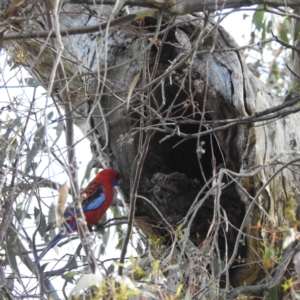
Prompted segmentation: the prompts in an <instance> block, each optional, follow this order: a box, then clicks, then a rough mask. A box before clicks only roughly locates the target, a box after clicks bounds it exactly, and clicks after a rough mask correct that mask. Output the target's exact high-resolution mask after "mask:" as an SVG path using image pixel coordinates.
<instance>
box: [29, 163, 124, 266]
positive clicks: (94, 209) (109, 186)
mask: <svg viewBox="0 0 300 300" xmlns="http://www.w3.org/2000/svg"><path fill="white" fill-rule="evenodd" d="M119 179H121V174H120V173H119V172H117V171H115V170H112V169H104V170H102V171H100V172H99V173H98V174H97V176H96V177H95V178H94V179H93V180H92V181H91V182H90V183H89V184H88V185H87V187H86V188H85V189H83V190H82V191H81V192H80V196H81V199H82V210H83V213H84V215H85V219H86V222H87V225H88V226H92V225H95V226H96V225H98V223H99V220H100V219H101V217H102V216H103V215H104V214H105V212H106V211H107V209H108V208H109V206H110V205H111V203H112V200H113V195H114V191H113V187H114V186H116V185H117V184H118V180H119ZM64 219H65V225H64V226H65V228H64V229H63V230H61V231H60V232H59V233H58V234H57V235H56V236H55V237H54V239H53V240H52V241H51V242H50V243H49V245H48V246H47V247H46V248H45V249H44V250H43V251H42V253H41V254H40V255H39V256H38V257H37V258H36V260H35V263H38V262H39V261H40V260H41V259H42V258H43V257H44V256H45V254H46V253H47V252H48V251H49V250H50V249H51V248H53V247H54V246H55V245H56V244H57V243H58V242H59V241H60V240H61V239H62V238H64V237H66V233H71V232H74V231H76V230H77V222H76V218H75V210H74V208H67V209H66V210H65V213H64ZM50 225H52V224H50ZM50 228H53V226H50V227H49V229H50Z"/></svg>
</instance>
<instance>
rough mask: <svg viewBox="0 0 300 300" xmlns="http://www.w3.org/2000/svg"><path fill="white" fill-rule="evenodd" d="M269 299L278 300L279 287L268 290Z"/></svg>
mask: <svg viewBox="0 0 300 300" xmlns="http://www.w3.org/2000/svg"><path fill="white" fill-rule="evenodd" d="M267 300H278V294H277V288H276V287H273V288H271V289H269V290H268V293H267Z"/></svg>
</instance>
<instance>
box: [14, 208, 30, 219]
mask: <svg viewBox="0 0 300 300" xmlns="http://www.w3.org/2000/svg"><path fill="white" fill-rule="evenodd" d="M16 217H17V219H18V220H19V221H21V220H22V218H23V217H24V211H23V210H22V209H20V208H17V209H16ZM25 218H26V219H31V215H30V214H29V213H26V215H25Z"/></svg>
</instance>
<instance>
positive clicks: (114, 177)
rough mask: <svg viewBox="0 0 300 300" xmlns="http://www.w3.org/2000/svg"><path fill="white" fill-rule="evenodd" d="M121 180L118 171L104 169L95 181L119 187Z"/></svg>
mask: <svg viewBox="0 0 300 300" xmlns="http://www.w3.org/2000/svg"><path fill="white" fill-rule="evenodd" d="M120 179H121V174H120V173H119V172H118V171H115V170H112V169H104V170H102V171H100V172H99V173H98V175H97V176H96V177H95V179H94V180H95V181H97V182H99V183H110V184H112V186H116V185H118V181H119V180H120Z"/></svg>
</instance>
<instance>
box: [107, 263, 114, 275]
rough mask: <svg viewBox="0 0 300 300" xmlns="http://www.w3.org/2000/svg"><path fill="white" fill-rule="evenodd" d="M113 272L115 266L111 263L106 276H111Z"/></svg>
mask: <svg viewBox="0 0 300 300" xmlns="http://www.w3.org/2000/svg"><path fill="white" fill-rule="evenodd" d="M114 271H115V264H114V263H112V264H111V265H110V266H109V267H108V269H107V273H108V274H112V273H113V272H114Z"/></svg>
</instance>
